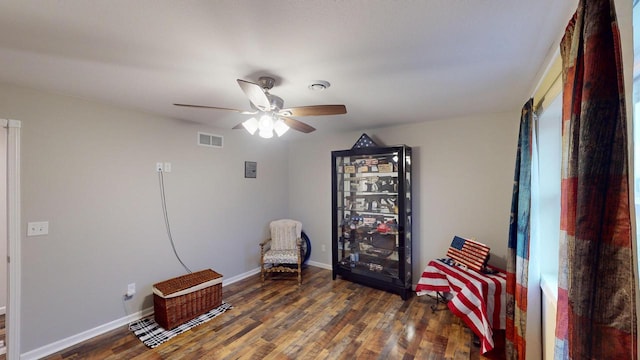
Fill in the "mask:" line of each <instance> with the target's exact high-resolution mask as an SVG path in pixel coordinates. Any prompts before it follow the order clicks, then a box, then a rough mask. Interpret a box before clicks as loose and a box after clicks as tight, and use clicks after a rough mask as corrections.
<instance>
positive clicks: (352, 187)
mask: <svg viewBox="0 0 640 360" xmlns="http://www.w3.org/2000/svg"><path fill="white" fill-rule="evenodd" d="M331 167H332V180H331V185H332V188H333V191H332V200H331V205H332V208H333V214H332V215H333V219H332V225H333V231H332V260H333V279H334V280H335V279H336V277H337V276H340V277H341V278H343V279H346V280H350V281H354V282H358V283H361V284H364V285H367V286H371V287H375V288H378V289H382V290H386V291H390V292H394V293H397V294H399V295H400V296H401V297H402V299H404V300H406V299H407V298H408V297H409V296H410V295H411V291H412V289H411V285H412V284H411V282H412V273H411V216H412V214H411V148H410V147H408V146H405V145H402V146H389V147H364V148H354V149H351V150H341V151H333V152H331Z"/></svg>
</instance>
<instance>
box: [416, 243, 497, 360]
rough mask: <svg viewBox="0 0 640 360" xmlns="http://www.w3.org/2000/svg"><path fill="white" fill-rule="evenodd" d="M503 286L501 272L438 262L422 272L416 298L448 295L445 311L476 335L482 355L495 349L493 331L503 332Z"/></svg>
mask: <svg viewBox="0 0 640 360" xmlns="http://www.w3.org/2000/svg"><path fill="white" fill-rule="evenodd" d="M463 240H465V239H463ZM467 241H469V240H467ZM506 286H507V274H506V273H505V272H504V270H500V271H498V272H496V273H495V274H484V273H479V272H476V271H472V270H469V269H463V268H461V267H459V266H451V265H449V264H448V263H447V262H444V261H443V260H441V259H440V260H431V261H429V264H427V266H426V267H425V268H424V272H423V273H422V276H421V277H420V279H419V280H418V284H417V285H416V293H417V295H418V296H420V295H425V294H428V293H429V292H432V291H437V292H448V293H451V294H452V295H453V297H452V298H451V299H450V300H449V302H448V303H447V307H448V308H449V310H451V312H452V313H453V314H455V315H456V316H458V317H460V318H461V319H462V320H463V321H464V323H465V324H467V326H469V328H470V329H471V331H473V332H474V333H475V334H476V335H478V337H479V338H480V350H481V352H482V353H483V354H484V353H485V352H487V351H489V350H491V349H493V347H494V343H493V330H492V329H505V328H506V308H507V307H506V290H505V288H506Z"/></svg>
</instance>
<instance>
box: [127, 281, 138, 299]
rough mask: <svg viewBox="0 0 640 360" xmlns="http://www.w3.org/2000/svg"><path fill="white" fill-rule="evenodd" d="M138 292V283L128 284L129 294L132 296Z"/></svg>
mask: <svg viewBox="0 0 640 360" xmlns="http://www.w3.org/2000/svg"><path fill="white" fill-rule="evenodd" d="M135 293H136V283H131V284H129V285H127V296H128V297H131V296H133V295H135Z"/></svg>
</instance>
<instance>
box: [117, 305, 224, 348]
mask: <svg viewBox="0 0 640 360" xmlns="http://www.w3.org/2000/svg"><path fill="white" fill-rule="evenodd" d="M232 308H233V307H232V306H231V304H229V303H226V302H222V305H220V306H218V307H217V308H215V309H213V310H211V311H209V312H206V313H204V314H202V315H200V316H198V317H197V318H195V319H193V320H190V321H187V322H186V323H184V324H182V325H179V326H178V327H176V328H174V329H172V330H165V329H163V328H162V327H161V326H160V325H158V324H157V323H156V322H155V320H154V319H153V315H152V316H150V317H146V318H142V319H140V320H136V321H134V322H132V323H131V324H129V330H131V331H133V333H134V334H135V335H136V336H137V337H138V339H140V341H142V342H143V343H144V344H145V345H147V346H148V347H150V348H152V349H153V348H155V347H156V346H158V345H160V344H162V343H163V342H166V341H167V340H169V339H171V338H172V337H174V336H176V335H178V334H182V333H183V332H185V331H187V330H189V329H191V328H193V327H196V326H198V325H200V324H203V323H205V322H207V321H209V320H211V319H213V318H214V317H216V316H218V315H220V314H222V313H223V312H225V311H227V310H229V309H232Z"/></svg>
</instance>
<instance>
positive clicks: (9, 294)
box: [0, 119, 21, 360]
mask: <svg viewBox="0 0 640 360" xmlns="http://www.w3.org/2000/svg"><path fill="white" fill-rule="evenodd" d="M0 124H2V130H0V133H2V135H1V137H2V140H0V147H1V148H2V150H0V156H2V158H3V161H2V162H0V166H1V167H2V170H1V171H0V177H2V180H0V186H2V185H4V186H2V188H3V189H4V190H5V191H4V192H3V194H4V199H0V200H2V201H4V204H6V206H4V208H5V210H4V211H6V212H5V213H0V215H3V216H2V218H3V221H6V224H5V225H6V226H5V227H4V230H6V231H2V232H3V233H4V246H2V244H0V246H1V247H2V248H3V249H4V250H5V251H6V253H4V256H5V257H4V259H5V261H0V274H1V271H2V269H1V268H4V271H5V275H4V276H3V278H4V279H5V282H4V283H5V291H4V294H0V298H1V297H2V296H4V297H5V310H6V311H5V312H6V314H5V322H4V323H5V341H4V342H5V347H4V350H5V351H6V355H5V356H6V359H7V360H18V359H19V358H20V301H19V300H20V263H21V255H20V127H21V123H20V121H17V120H6V119H0ZM0 241H2V239H0ZM0 254H2V252H0ZM1 259H2V258H0V260H1ZM0 285H1V284H0ZM0 290H1V289H0Z"/></svg>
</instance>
